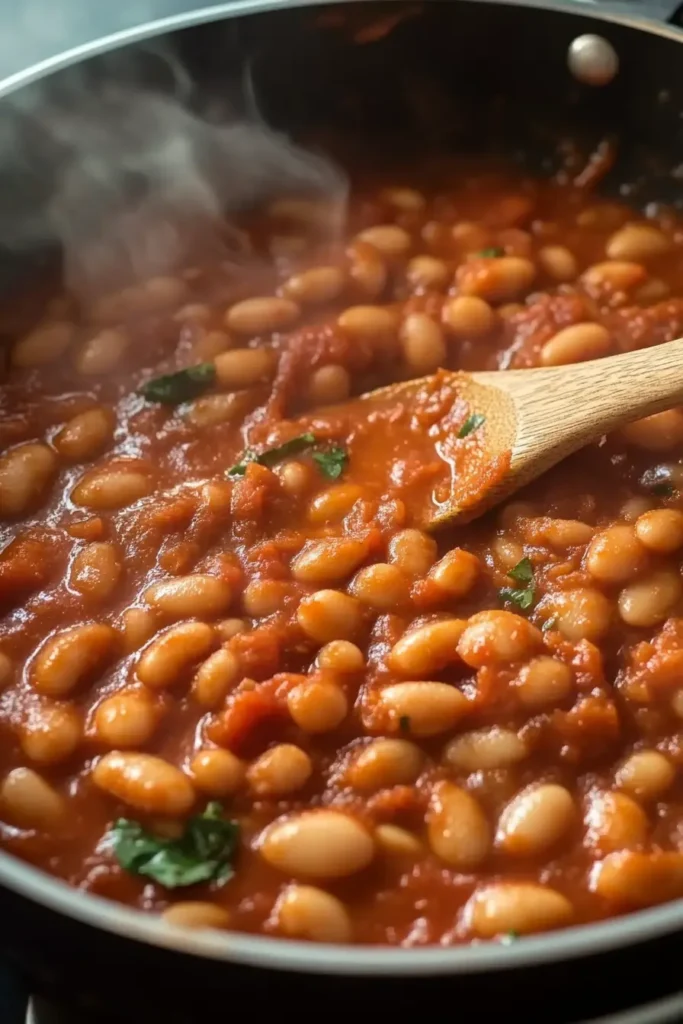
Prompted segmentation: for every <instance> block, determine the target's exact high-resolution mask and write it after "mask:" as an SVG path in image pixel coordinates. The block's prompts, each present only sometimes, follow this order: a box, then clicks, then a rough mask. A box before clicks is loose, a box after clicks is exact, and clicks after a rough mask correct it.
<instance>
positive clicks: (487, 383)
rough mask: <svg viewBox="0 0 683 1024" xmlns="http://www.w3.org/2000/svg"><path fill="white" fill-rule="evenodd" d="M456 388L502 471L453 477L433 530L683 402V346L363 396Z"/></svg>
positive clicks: (429, 523)
mask: <svg viewBox="0 0 683 1024" xmlns="http://www.w3.org/2000/svg"><path fill="white" fill-rule="evenodd" d="M430 381H431V382H434V386H435V387H436V386H437V384H438V386H439V387H440V388H441V389H443V388H444V387H446V388H449V389H452V392H453V401H455V400H456V398H457V399H460V400H461V401H464V402H465V403H466V404H467V406H468V408H469V410H470V412H471V414H472V415H473V416H475V415H476V416H477V419H479V418H480V417H481V418H482V419H481V425H480V426H478V427H477V429H476V431H473V432H472V435H470V436H474V435H475V434H476V444H477V446H478V449H479V455H480V456H481V449H482V447H483V449H484V453H485V456H486V459H485V462H486V464H488V465H490V466H492V467H495V472H491V473H490V474H486V473H484V474H483V475H482V474H478V483H477V486H476V487H475V488H472V486H471V481H469V482H466V483H465V482H463V480H462V479H461V478H460V477H459V475H458V474H457V473H455V474H452V476H451V487H450V493H449V494H448V496H447V498H446V500H444V501H440V502H439V503H438V504H436V505H435V506H434V511H433V513H430V514H429V516H428V517H427V520H426V522H425V524H424V525H425V526H426V527H427V528H428V529H437V528H439V527H442V526H450V525H453V524H454V523H465V522H469V521H470V520H472V519H475V518H477V517H478V516H480V515H481V514H482V513H483V512H486V511H487V510H488V509H490V508H492V507H493V506H495V505H497V504H499V503H500V502H501V501H503V500H504V499H506V498H508V497H509V496H510V495H511V494H513V493H514V492H515V491H517V490H518V489H519V488H520V487H523V486H524V485H525V484H527V483H530V482H531V481H532V480H534V479H536V477H538V476H540V475H541V474H542V473H545V472H546V470H548V469H551V468H552V466H554V465H556V464H557V463H558V462H561V461H562V459H565V458H567V456H569V455H571V454H572V453H573V452H576V451H578V450H579V449H580V448H583V447H584V446H585V445H588V444H590V443H591V442H594V441H597V440H598V439H599V438H601V437H602V436H603V435H605V434H607V433H609V432H610V431H612V430H616V429H618V428H619V427H622V426H625V425H626V424H627V423H631V422H633V420H637V419H640V418H641V417H644V416H651V415H653V414H654V413H658V412H663V411H664V410H666V409H671V408H672V407H674V406H676V405H679V404H681V403H683V339H680V338H679V339H678V340H676V341H671V342H669V343H667V344H664V345H659V346H657V347H656V348H646V349H639V350H638V351H635V352H628V353H624V354H622V355H617V356H609V357H607V358H603V359H597V360H593V361H591V362H585V363H574V364H571V365H568V366H553V367H547V368H541V369H533V370H505V371H490V372H488V371H487V372H482V373H462V372H447V371H439V373H438V374H437V375H435V376H434V377H427V378H423V379H422V380H420V381H406V382H403V383H399V384H391V385H389V386H388V387H384V388H380V389H378V390H376V391H373V392H371V393H370V394H369V395H368V396H364V397H368V398H370V397H381V398H382V399H384V400H386V401H392V400H394V399H395V400H397V401H400V400H402V399H406V398H409V397H410V395H411V394H414V393H415V392H416V390H417V389H418V388H419V387H424V386H425V385H428V384H429V382H430Z"/></svg>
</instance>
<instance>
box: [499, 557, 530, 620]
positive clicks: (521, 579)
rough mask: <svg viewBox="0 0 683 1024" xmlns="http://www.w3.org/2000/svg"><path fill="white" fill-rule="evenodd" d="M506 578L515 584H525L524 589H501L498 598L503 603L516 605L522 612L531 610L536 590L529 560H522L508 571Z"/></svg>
mask: <svg viewBox="0 0 683 1024" xmlns="http://www.w3.org/2000/svg"><path fill="white" fill-rule="evenodd" d="M508 576H509V577H510V578H511V579H513V580H515V582H516V583H526V586H525V587H519V588H515V587H503V589H502V590H501V592H500V596H501V597H502V598H503V600H504V601H510V602H512V604H516V605H517V607H518V608H521V610H522V611H526V610H527V609H528V608H531V606H532V604H533V603H534V600H535V597H536V588H535V587H534V567H533V565H532V564H531V559H529V558H522V559H521V560H520V561H519V562H517V565H515V566H513V568H512V569H510V571H509V573H508Z"/></svg>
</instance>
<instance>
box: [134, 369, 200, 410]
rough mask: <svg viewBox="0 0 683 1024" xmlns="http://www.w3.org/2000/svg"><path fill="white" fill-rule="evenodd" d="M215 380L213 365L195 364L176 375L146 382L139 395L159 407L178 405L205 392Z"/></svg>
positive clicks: (172, 374) (168, 374)
mask: <svg viewBox="0 0 683 1024" xmlns="http://www.w3.org/2000/svg"><path fill="white" fill-rule="evenodd" d="M215 379H216V367H215V366H214V365H213V363H197V365H196V366H188V367H187V369H185V370H178V372H177V373H167V374H166V375H165V376H163V377H155V378H154V380H148V381H147V383H146V384H143V385H142V387H141V388H140V394H141V395H143V396H144V397H145V398H146V399H147V401H148V402H159V403H160V404H161V405H180V403H181V402H189V400H190V399H191V398H196V397H197V395H201V394H202V392H204V391H206V389H207V388H208V387H210V386H211V385H212V384H213V382H214V380H215Z"/></svg>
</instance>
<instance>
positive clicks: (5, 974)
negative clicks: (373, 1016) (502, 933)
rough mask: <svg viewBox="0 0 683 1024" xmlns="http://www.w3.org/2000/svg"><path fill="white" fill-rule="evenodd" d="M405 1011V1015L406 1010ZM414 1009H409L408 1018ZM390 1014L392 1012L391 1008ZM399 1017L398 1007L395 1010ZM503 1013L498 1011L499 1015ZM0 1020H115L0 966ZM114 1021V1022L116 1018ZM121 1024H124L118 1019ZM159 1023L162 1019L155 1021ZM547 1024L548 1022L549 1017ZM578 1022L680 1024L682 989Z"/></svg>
mask: <svg viewBox="0 0 683 1024" xmlns="http://www.w3.org/2000/svg"><path fill="white" fill-rule="evenodd" d="M405 1012H406V1018H405V1019H408V1014H407V1011H405ZM413 1015H414V1010H412V1009H411V1010H410V1015H409V1016H410V1018H411V1019H412V1017H413ZM392 1016H394V1013H393V1011H392ZM396 1016H397V1019H398V1020H401V1019H402V1018H401V1011H399V1012H398V1013H397V1014H396ZM458 1016H459V1019H460V1021H462V1022H463V1024H469V1020H470V1019H471V1020H472V1021H473V1024H474V1022H476V1020H477V1015H476V1012H474V1011H473V1013H472V1017H471V1018H470V1017H469V1016H468V1015H467V1014H465V1015H462V1014H459V1015H458ZM504 1016H505V1014H504V1013H503V1012H501V1017H502V1018H504ZM0 1024H115V1022H112V1021H110V1020H106V1021H105V1020H104V1019H103V1018H102V1017H101V1016H100V1015H99V1014H92V1013H89V1012H88V1011H87V1010H82V1011H77V1012H75V1013H73V1012H71V1011H67V1010H65V1009H63V1008H60V1007H59V1006H58V1005H56V1004H55V1003H49V1002H47V1001H45V1000H42V999H39V998H35V997H33V998H31V997H29V996H28V995H27V993H26V990H25V989H24V987H23V986H22V985H21V983H20V981H19V980H18V978H17V976H16V975H15V974H14V973H13V972H11V971H9V970H7V969H4V968H1V967H0ZM116 1024H118V1022H116ZM121 1024H124V1022H123V1021H122V1022H121ZM159 1024H163V1022H159ZM187 1024H206V1022H205V1021H201V1022H200V1021H193V1020H188V1021H187ZM548 1024H552V1020H551V1019H550V1018H549V1021H548ZM581 1024H683V991H682V992H680V993H678V994H676V995H673V996H667V997H666V998H663V999H661V1000H656V1001H655V1002H650V1003H648V1004H646V1005H644V1006H640V1007H634V1008H632V1009H631V1010H628V1011H626V1012H624V1013H621V1014H618V1015H615V1016H608V1017H600V1018H594V1017H591V1016H590V1008H589V1007H587V1015H586V1017H585V1019H584V1021H582V1022H581Z"/></svg>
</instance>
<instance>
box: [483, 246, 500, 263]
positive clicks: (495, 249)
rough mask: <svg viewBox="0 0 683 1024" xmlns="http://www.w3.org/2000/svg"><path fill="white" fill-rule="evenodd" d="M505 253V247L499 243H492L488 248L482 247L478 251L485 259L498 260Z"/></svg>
mask: <svg viewBox="0 0 683 1024" xmlns="http://www.w3.org/2000/svg"><path fill="white" fill-rule="evenodd" d="M504 255H505V249H501V247H500V246H499V245H490V246H489V247H488V248H487V249H481V250H480V251H479V252H478V253H477V256H481V257H482V259H485V260H497V259H499V258H500V257H501V256H504Z"/></svg>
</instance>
